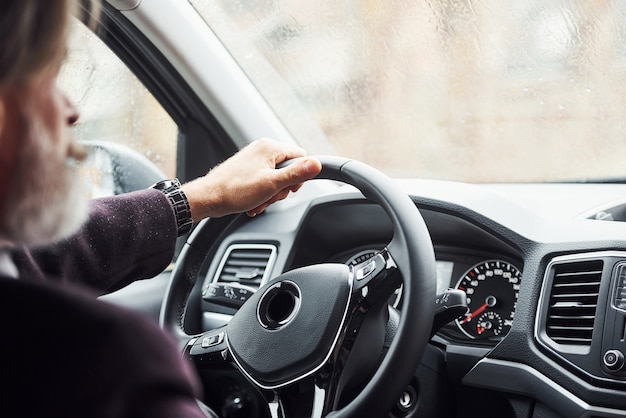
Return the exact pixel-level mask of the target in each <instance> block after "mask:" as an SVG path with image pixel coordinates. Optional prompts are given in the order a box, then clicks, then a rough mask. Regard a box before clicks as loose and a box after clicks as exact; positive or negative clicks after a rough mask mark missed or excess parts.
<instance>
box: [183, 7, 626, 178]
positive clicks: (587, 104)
mask: <svg viewBox="0 0 626 418" xmlns="http://www.w3.org/2000/svg"><path fill="white" fill-rule="evenodd" d="M190 1H191V3H192V4H193V5H194V7H195V8H196V9H197V10H198V11H199V13H200V14H201V15H202V16H203V18H204V19H205V20H206V21H207V22H208V24H209V25H210V26H211V28H212V29H213V31H214V32H215V33H216V34H217V35H218V37H219V38H220V39H221V41H222V42H223V43H224V45H225V46H226V47H227V48H228V49H229V50H230V52H231V53H232V55H233V56H234V57H235V59H236V60H237V61H238V63H239V64H240V66H241V67H242V68H243V69H244V71H246V72H247V74H248V76H249V77H250V79H251V80H252V81H253V83H254V84H255V85H256V86H257V88H258V89H259V91H260V92H261V93H262V94H263V95H264V96H265V98H266V99H267V100H268V102H269V103H270V105H271V106H272V107H273V108H274V110H275V111H276V112H277V114H278V115H279V117H281V119H282V120H283V122H284V123H285V125H286V126H287V127H288V129H289V130H290V131H291V132H292V133H293V135H294V136H295V138H296V140H297V141H298V142H300V143H301V144H302V145H303V146H304V147H306V148H307V150H308V151H309V153H311V154H316V153H329V152H330V153H335V154H339V155H343V156H347V157H351V158H356V159H359V160H363V161H365V162H367V163H370V164H372V165H374V166H376V167H378V168H379V169H381V170H383V171H385V172H387V173H388V174H390V175H392V176H395V177H421V178H436V179H446V180H460V181H468V182H545V181H584V180H597V179H624V178H626V164H624V161H625V160H626V146H625V145H626V139H625V128H626V126H625V124H626V3H624V2H620V1H599V2H589V1H582V0H581V1H573V0H562V1H558V2H545V1H541V0H531V1H524V2H518V1H514V0H507V1H503V0H483V1H451V0H448V1H443V0H435V1H394V2H388V1H384V0H366V1H361V0H353V1H334V0H316V1H306V0H271V1H270V0H219V1H218V0H190Z"/></svg>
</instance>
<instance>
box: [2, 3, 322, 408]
mask: <svg viewBox="0 0 626 418" xmlns="http://www.w3.org/2000/svg"><path fill="white" fill-rule="evenodd" d="M74 7H75V4H74V1H73V0H55V1H41V0H0V146H1V150H2V153H1V154H0V193H1V196H2V199H1V200H0V243H1V244H0V310H1V311H2V312H1V314H0V330H1V332H2V339H1V342H2V344H1V345H0V347H1V348H0V376H1V377H0V378H1V379H2V382H3V384H2V386H3V390H2V391H1V392H0V416H6V417H8V416H28V417H36V416H46V417H54V416H59V417H61V416H63V417H73V416H75V417H90V418H94V417H184V416H188V417H198V416H204V413H203V412H201V409H200V407H199V406H198V403H197V402H196V398H198V397H200V396H201V393H200V392H201V390H200V387H199V383H198V380H197V378H196V376H195V375H194V371H193V370H191V369H190V368H189V366H188V365H187V363H186V362H185V361H184V360H183V359H182V358H181V357H180V356H179V353H178V351H177V349H176V347H175V344H173V342H172V341H171V340H170V339H169V338H168V337H167V336H166V335H165V334H164V333H163V332H162V331H161V330H160V329H159V328H158V327H157V326H156V325H155V324H153V323H151V322H150V321H149V320H147V319H145V318H143V317H141V316H139V315H137V314H134V313H132V312H128V311H124V310H122V309H120V308H116V307H113V306H109V305H106V304H104V303H102V302H99V301H98V300H97V299H95V297H94V295H97V294H102V293H106V292H109V291H112V290H115V289H118V288H120V287H123V286H125V285H126V284H128V283H130V282H131V281H132V280H134V279H137V278H144V277H151V276H153V275H155V274H157V273H159V272H160V271H161V270H162V269H163V268H165V267H166V265H167V264H168V263H169V260H171V258H172V256H173V253H174V247H175V240H176V237H177V236H178V235H179V234H182V233H184V232H186V231H187V230H188V228H189V226H190V224H191V223H192V222H193V221H199V220H201V219H203V218H205V217H218V216H223V215H226V214H229V213H236V212H247V213H248V215H250V216H254V215H256V214H258V213H260V212H262V211H263V210H264V209H265V208H266V207H267V206H268V205H270V204H272V203H273V202H275V201H277V200H280V199H283V198H285V197H286V196H287V195H288V194H289V193H290V192H291V191H296V190H297V189H298V187H299V186H300V185H301V183H302V182H303V181H306V180H308V179H310V178H313V177H314V176H316V175H317V174H318V173H319V171H320V169H321V167H320V163H319V161H317V160H315V159H313V158H302V159H301V160H300V161H298V162H297V163H294V164H292V165H290V166H288V167H285V168H281V169H276V165H277V164H279V163H281V162H282V161H285V160H287V159H291V158H295V157H304V151H303V150H301V149H298V148H295V147H289V146H285V145H281V144H279V143H277V142H275V141H271V140H267V139H264V140H259V141H256V142H254V143H252V144H251V145H249V146H248V147H246V148H244V149H243V150H241V151H240V152H239V153H238V154H236V155H234V156H233V157H231V158H230V159H229V160H227V161H225V162H224V163H223V164H221V165H220V166H218V167H216V168H214V169H213V170H211V171H210V172H209V173H208V174H207V175H206V176H204V177H202V178H199V179H196V180H194V181H192V182H190V183H187V184H185V185H183V186H180V185H179V184H177V183H176V182H175V181H170V182H164V183H162V184H160V185H158V186H157V187H155V188H150V189H147V190H143V191H138V192H134V193H130V194H127V195H122V196H117V197H112V198H106V199H99V200H95V201H92V202H90V203H88V202H84V200H83V197H82V196H83V195H84V193H83V191H82V190H81V185H82V182H81V181H80V180H79V177H78V176H77V175H76V163H77V161H79V160H81V159H82V158H83V157H84V151H83V149H82V148H81V146H80V145H79V144H77V143H76V142H74V141H73V140H72V138H71V135H70V126H71V125H72V124H73V123H74V122H75V121H76V120H77V119H78V113H77V111H76V109H75V108H74V107H73V106H72V104H71V103H70V102H69V101H68V100H67V98H66V97H65V95H64V94H63V93H62V92H60V91H59V90H58V88H57V85H56V77H57V74H58V71H59V67H60V65H61V63H62V60H63V57H64V54H65V48H66V46H65V40H66V36H67V30H68V20H69V18H70V15H71V13H72V11H73V10H72V9H73V8H74Z"/></svg>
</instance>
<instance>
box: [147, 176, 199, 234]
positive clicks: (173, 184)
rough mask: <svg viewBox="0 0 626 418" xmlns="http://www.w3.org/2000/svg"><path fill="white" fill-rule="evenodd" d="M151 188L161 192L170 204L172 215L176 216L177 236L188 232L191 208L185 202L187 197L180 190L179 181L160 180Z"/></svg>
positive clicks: (190, 221) (187, 202)
mask: <svg viewBox="0 0 626 418" xmlns="http://www.w3.org/2000/svg"><path fill="white" fill-rule="evenodd" d="M151 187H152V188H153V189H157V190H160V191H162V192H163V193H164V194H165V196H167V198H168V199H169V201H170V203H171V204H172V207H173V208H174V214H175V215H176V226H177V227H178V236H179V237H180V236H181V235H185V234H186V233H187V232H189V231H190V230H191V227H192V226H193V220H192V219H191V208H190V207H189V200H187V196H185V192H183V189H182V188H181V185H180V181H178V179H168V180H161V181H159V182H158V183H155V184H154V185H152V186H151Z"/></svg>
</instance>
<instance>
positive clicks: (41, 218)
mask: <svg viewBox="0 0 626 418" xmlns="http://www.w3.org/2000/svg"><path fill="white" fill-rule="evenodd" d="M23 122H24V125H23V127H24V128H25V129H23V130H22V131H23V132H25V135H23V137H22V138H20V139H19V141H20V145H21V146H22V148H21V149H20V150H19V151H18V155H17V156H16V165H15V172H14V174H13V177H12V183H11V187H9V188H7V193H6V194H5V196H4V197H3V200H4V202H3V203H2V204H3V205H4V208H3V216H2V219H0V235H1V236H2V238H3V239H4V240H8V241H10V242H11V243H12V244H19V245H26V246H40V245H45V244H50V243H52V242H55V241H57V240H59V239H62V238H66V237H68V236H69V235H71V234H74V233H75V232H76V231H77V230H78V229H79V228H80V226H81V225H82V224H83V223H84V222H85V220H86V219H87V213H88V210H87V207H88V199H87V197H86V193H85V191H84V182H83V180H82V177H81V176H80V174H79V172H78V167H77V164H76V161H72V160H70V159H69V158H67V157H61V156H59V153H58V150H55V149H54V148H55V147H57V146H58V145H56V141H55V140H58V138H53V137H52V135H51V134H50V133H49V132H47V131H46V129H45V128H44V127H43V124H42V123H41V122H40V121H39V120H38V119H37V118H33V117H28V116H26V115H24V120H23ZM55 151H57V152H55Z"/></svg>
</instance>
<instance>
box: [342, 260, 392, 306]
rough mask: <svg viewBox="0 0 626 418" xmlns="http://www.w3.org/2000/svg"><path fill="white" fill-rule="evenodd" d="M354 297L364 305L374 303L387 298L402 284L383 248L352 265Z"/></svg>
mask: <svg viewBox="0 0 626 418" xmlns="http://www.w3.org/2000/svg"><path fill="white" fill-rule="evenodd" d="M353 276H354V290H353V292H354V293H355V295H356V296H357V297H356V298H355V299H356V300H359V301H361V303H363V304H364V305H366V308H367V306H371V305H376V304H378V302H380V301H381V300H385V301H386V300H387V299H388V298H389V297H390V296H391V294H393V292H394V291H395V290H396V289H397V288H398V287H399V286H400V285H401V284H402V279H401V276H400V272H399V270H398V267H397V266H396V263H395V261H394V259H393V258H392V257H391V254H390V253H389V251H388V250H387V249H386V248H385V249H383V250H382V251H380V252H378V253H377V254H376V255H374V256H373V257H370V258H368V259H367V260H365V261H363V262H362V263H360V264H357V265H355V266H354V267H353Z"/></svg>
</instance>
